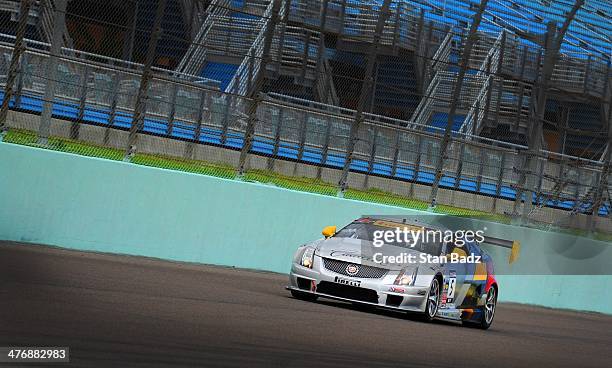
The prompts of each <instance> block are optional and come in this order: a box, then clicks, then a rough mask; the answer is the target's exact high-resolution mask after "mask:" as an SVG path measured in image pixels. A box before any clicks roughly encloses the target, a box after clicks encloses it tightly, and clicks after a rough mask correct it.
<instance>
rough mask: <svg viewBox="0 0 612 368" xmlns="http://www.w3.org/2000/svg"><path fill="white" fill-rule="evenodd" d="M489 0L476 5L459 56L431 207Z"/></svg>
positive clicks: (432, 190) (430, 201)
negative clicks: (462, 51)
mask: <svg viewBox="0 0 612 368" xmlns="http://www.w3.org/2000/svg"><path fill="white" fill-rule="evenodd" d="M488 2H489V0H481V1H480V5H479V6H478V10H477V11H476V14H474V20H473V21H472V25H471V27H470V31H469V33H468V36H467V41H466V44H465V49H464V53H463V57H462V58H461V68H460V69H459V73H458V75H457V83H456V84H455V88H453V94H452V97H451V106H450V112H449V113H448V121H447V123H446V129H445V130H444V137H443V138H442V142H441V144H440V154H439V155H438V156H437V159H436V173H435V178H434V182H433V184H432V186H431V193H430V195H429V203H430V204H431V206H432V207H433V206H434V204H435V203H436V197H437V195H438V188H439V186H440V179H442V169H443V167H444V161H445V160H446V158H447V153H448V152H447V151H448V146H449V144H450V141H451V133H452V128H453V123H454V121H455V115H456V113H457V103H458V100H459V97H460V96H461V89H462V87H463V80H464V78H465V73H466V71H467V68H468V65H469V62H470V57H471V56H472V48H473V47H474V43H475V41H476V37H477V34H476V31H477V30H478V26H480V21H481V20H482V14H483V13H484V10H485V8H486V7H487V3H488Z"/></svg>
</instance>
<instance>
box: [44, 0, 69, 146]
mask: <svg viewBox="0 0 612 368" xmlns="http://www.w3.org/2000/svg"><path fill="white" fill-rule="evenodd" d="M66 3H67V1H66V0H56V1H55V11H54V12H53V37H52V40H51V53H50V54H49V58H48V59H47V74H46V78H47V85H46V87H45V97H44V99H43V110H42V114H41V115H40V127H39V129H38V144H41V145H46V144H47V143H48V141H49V131H50V129H51V115H52V114H53V97H54V96H55V82H56V80H55V79H56V78H57V62H58V58H59V55H60V52H61V48H62V43H63V39H62V36H63V35H64V26H65V23H66Z"/></svg>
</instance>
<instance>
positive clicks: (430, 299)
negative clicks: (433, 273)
mask: <svg viewBox="0 0 612 368" xmlns="http://www.w3.org/2000/svg"><path fill="white" fill-rule="evenodd" d="M439 304H440V280H438V278H434V279H433V281H432V282H431V286H430V287H429V293H428V294H427V303H426V304H425V313H424V314H423V319H424V320H425V321H426V322H430V321H432V320H433V319H434V318H435V317H436V314H437V313H438V305H439Z"/></svg>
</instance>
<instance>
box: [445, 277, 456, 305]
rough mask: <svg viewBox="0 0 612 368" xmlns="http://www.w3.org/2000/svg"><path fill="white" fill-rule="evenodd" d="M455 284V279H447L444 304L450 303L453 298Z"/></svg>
mask: <svg viewBox="0 0 612 368" xmlns="http://www.w3.org/2000/svg"><path fill="white" fill-rule="evenodd" d="M456 284H457V278H456V277H451V278H449V279H448V289H447V290H446V302H447V303H451V302H452V301H453V299H454V297H455V286H456Z"/></svg>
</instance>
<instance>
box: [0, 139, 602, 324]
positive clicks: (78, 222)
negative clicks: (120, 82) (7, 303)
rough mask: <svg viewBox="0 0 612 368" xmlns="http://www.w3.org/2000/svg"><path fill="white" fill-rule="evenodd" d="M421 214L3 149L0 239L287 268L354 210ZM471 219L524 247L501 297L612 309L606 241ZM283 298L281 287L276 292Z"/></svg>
mask: <svg viewBox="0 0 612 368" xmlns="http://www.w3.org/2000/svg"><path fill="white" fill-rule="evenodd" d="M363 214H377V215H383V214H385V215H410V216H421V215H424V214H426V213H424V212H420V211H414V210H409V209H404V208H397V207H392V206H385V205H379V204H373V203H366V202H358V201H352V200H345V199H339V198H335V197H327V196H321V195H316V194H310V193H303V192H295V191H291V190H286V189H281V188H275V187H270V186H266V185H262V184H253V183H243V182H239V181H232V180H224V179H219V178H214V177H207V176H202V175H196V174H189V173H182V172H175V171H168V170H163V169H157V168H150V167H144V166H138V165H132V164H128V163H123V162H116V161H108V160H102V159H96V158H89V157H81V156H76V155H70V154H65V153H61V152H53V151H47V150H41V149H37V148H31V147H24V146H19V145H12V144H8V143H0V239H3V240H15V241H25V242H32V243H42V244H49V245H56V246H61V247H65V248H72V249H79V250H85V251H99V252H111V253H122V254H131V255H142V256H148V257H157V258H162V259H169V260H177V261H187V262H199V263H208V264H218V265H228V266H236V267H245V268H254V269H262V270H269V271H275V272H285V273H286V272H288V270H289V266H290V261H291V256H292V254H293V251H294V250H295V248H296V247H297V246H298V245H300V244H303V243H305V242H308V241H311V240H313V239H316V238H318V237H319V236H320V235H319V234H320V230H321V229H322V228H323V227H324V226H326V225H339V226H340V225H344V224H346V223H348V222H349V221H351V220H353V219H355V218H357V217H359V216H361V215H363ZM462 221H469V222H470V226H472V227H474V228H485V227H486V228H487V234H489V235H493V236H498V237H504V238H508V239H516V240H519V241H521V243H522V252H521V255H520V258H519V260H518V261H517V262H515V263H514V264H512V265H508V264H507V262H506V259H507V256H508V253H507V251H506V250H504V249H493V248H491V249H490V252H491V254H492V255H493V257H494V258H495V259H496V266H497V273H498V275H499V276H498V278H499V281H500V285H501V294H500V298H501V300H505V301H512V302H520V303H531V304H538V305H544V306H549V307H554V308H569V309H578V310H588V311H597V312H604V313H612V306H611V304H612V303H610V301H611V300H612V292H611V291H610V288H609V287H607V285H609V284H611V282H612V276H610V275H609V273H610V269H609V265H610V263H611V261H612V246H611V244H610V243H607V242H602V241H596V240H591V239H586V238H578V237H572V236H570V235H566V234H558V233H549V232H544V231H539V230H532V229H525V228H517V227H513V226H509V225H503V224H497V223H488V222H485V221H481V220H462ZM279 292H280V291H279Z"/></svg>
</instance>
